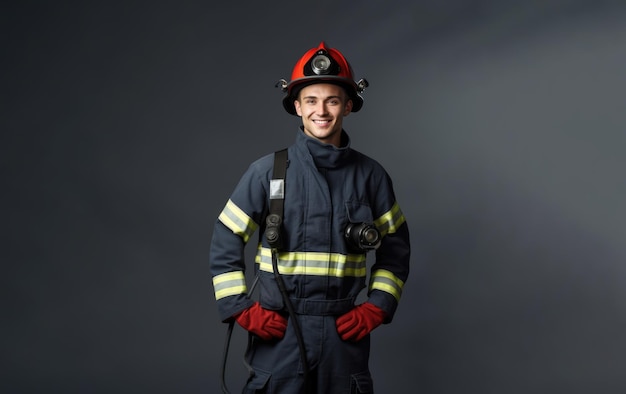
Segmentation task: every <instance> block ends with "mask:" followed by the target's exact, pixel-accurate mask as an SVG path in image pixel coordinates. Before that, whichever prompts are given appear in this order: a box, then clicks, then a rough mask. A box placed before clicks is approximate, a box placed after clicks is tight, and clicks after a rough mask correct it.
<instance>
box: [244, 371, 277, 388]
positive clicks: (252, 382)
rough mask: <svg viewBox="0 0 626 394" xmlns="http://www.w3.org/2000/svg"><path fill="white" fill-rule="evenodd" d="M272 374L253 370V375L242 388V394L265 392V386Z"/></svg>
mask: <svg viewBox="0 0 626 394" xmlns="http://www.w3.org/2000/svg"><path fill="white" fill-rule="evenodd" d="M271 377H272V374H271V373H269V372H266V371H262V370H259V369H255V370H254V375H252V376H251V377H250V378H249V379H248V382H247V383H246V386H245V387H244V388H243V393H244V394H255V393H256V394H260V393H265V392H267V385H268V382H269V381H270V378H271Z"/></svg>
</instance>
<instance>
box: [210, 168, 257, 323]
mask: <svg viewBox="0 0 626 394" xmlns="http://www.w3.org/2000/svg"><path fill="white" fill-rule="evenodd" d="M267 161H268V160H267V158H265V159H261V160H258V161H257V162H255V163H253V164H252V165H250V167H249V168H248V170H247V171H246V172H245V173H244V175H243V176H242V178H241V179H240V181H239V183H238V184H237V186H236V187H235V190H234V191H233V193H232V194H231V196H230V198H229V200H228V202H227V203H226V205H225V207H224V209H223V210H222V212H221V213H220V214H219V217H218V218H217V220H216V222H215V226H214V229H213V235H212V238H211V248H210V252H209V268H210V272H211V276H212V282H213V290H214V294H215V300H216V302H217V307H218V313H219V315H220V318H221V319H222V321H228V320H229V319H230V318H231V317H232V316H233V315H235V314H237V313H239V312H241V311H243V310H244V309H246V308H248V307H250V306H252V304H253V301H252V300H251V299H249V298H248V297H247V296H246V295H247V292H248V289H247V285H246V276H245V273H246V262H245V246H246V244H247V243H248V241H249V240H250V239H251V238H252V236H253V235H254V233H255V232H256V231H257V229H258V228H259V223H260V221H261V219H262V218H263V217H264V216H265V213H266V211H267V203H266V201H267V197H266V196H267V187H266V186H265V185H266V184H267V182H265V179H266V177H267V171H266V170H264V168H265V167H266V165H264V164H267V163H266V162H267Z"/></svg>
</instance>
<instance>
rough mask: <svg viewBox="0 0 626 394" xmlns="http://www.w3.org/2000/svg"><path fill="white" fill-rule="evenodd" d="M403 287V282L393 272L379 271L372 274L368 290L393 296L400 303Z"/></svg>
mask: <svg viewBox="0 0 626 394" xmlns="http://www.w3.org/2000/svg"><path fill="white" fill-rule="evenodd" d="M403 287H404V281H403V280H401V279H400V278H398V277H397V276H395V275H394V274H393V272H391V271H387V270H383V269H380V270H376V271H374V272H373V273H372V279H371V281H370V288H369V289H370V291H371V290H380V291H384V292H385V293H389V294H391V295H392V296H394V298H395V299H396V300H397V301H400V296H402V289H403Z"/></svg>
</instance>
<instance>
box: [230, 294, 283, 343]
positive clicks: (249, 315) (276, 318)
mask: <svg viewBox="0 0 626 394" xmlns="http://www.w3.org/2000/svg"><path fill="white" fill-rule="evenodd" d="M235 320H237V323H239V325H240V326H241V327H243V328H245V329H246V330H248V331H250V332H251V333H253V334H256V335H258V336H259V337H261V339H264V340H266V341H269V340H270V339H272V338H282V337H283V336H285V330H286V329H287V319H285V318H284V317H283V316H281V315H280V314H279V313H278V312H276V311H270V310H269V309H263V308H261V304H259V303H258V302H256V303H254V305H252V306H251V307H250V308H248V309H246V310H244V311H243V312H241V313H240V314H238V315H236V316H235Z"/></svg>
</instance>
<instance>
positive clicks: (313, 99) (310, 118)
mask: <svg viewBox="0 0 626 394" xmlns="http://www.w3.org/2000/svg"><path fill="white" fill-rule="evenodd" d="M294 105H295V108H296V113H297V114H298V116H300V117H301V118H302V125H303V126H304V132H305V133H306V134H307V135H308V136H310V137H313V138H317V139H318V140H320V141H322V142H324V143H327V144H333V145H335V146H337V147H339V146H340V143H341V129H342V123H343V117H344V116H347V115H348V114H349V113H350V111H352V100H350V99H348V97H347V95H346V92H345V90H344V89H343V88H341V87H340V86H337V85H334V84H330V83H316V84H314V85H309V86H306V87H304V88H302V90H301V91H300V94H299V96H298V99H297V100H296V101H295V103H294Z"/></svg>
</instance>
